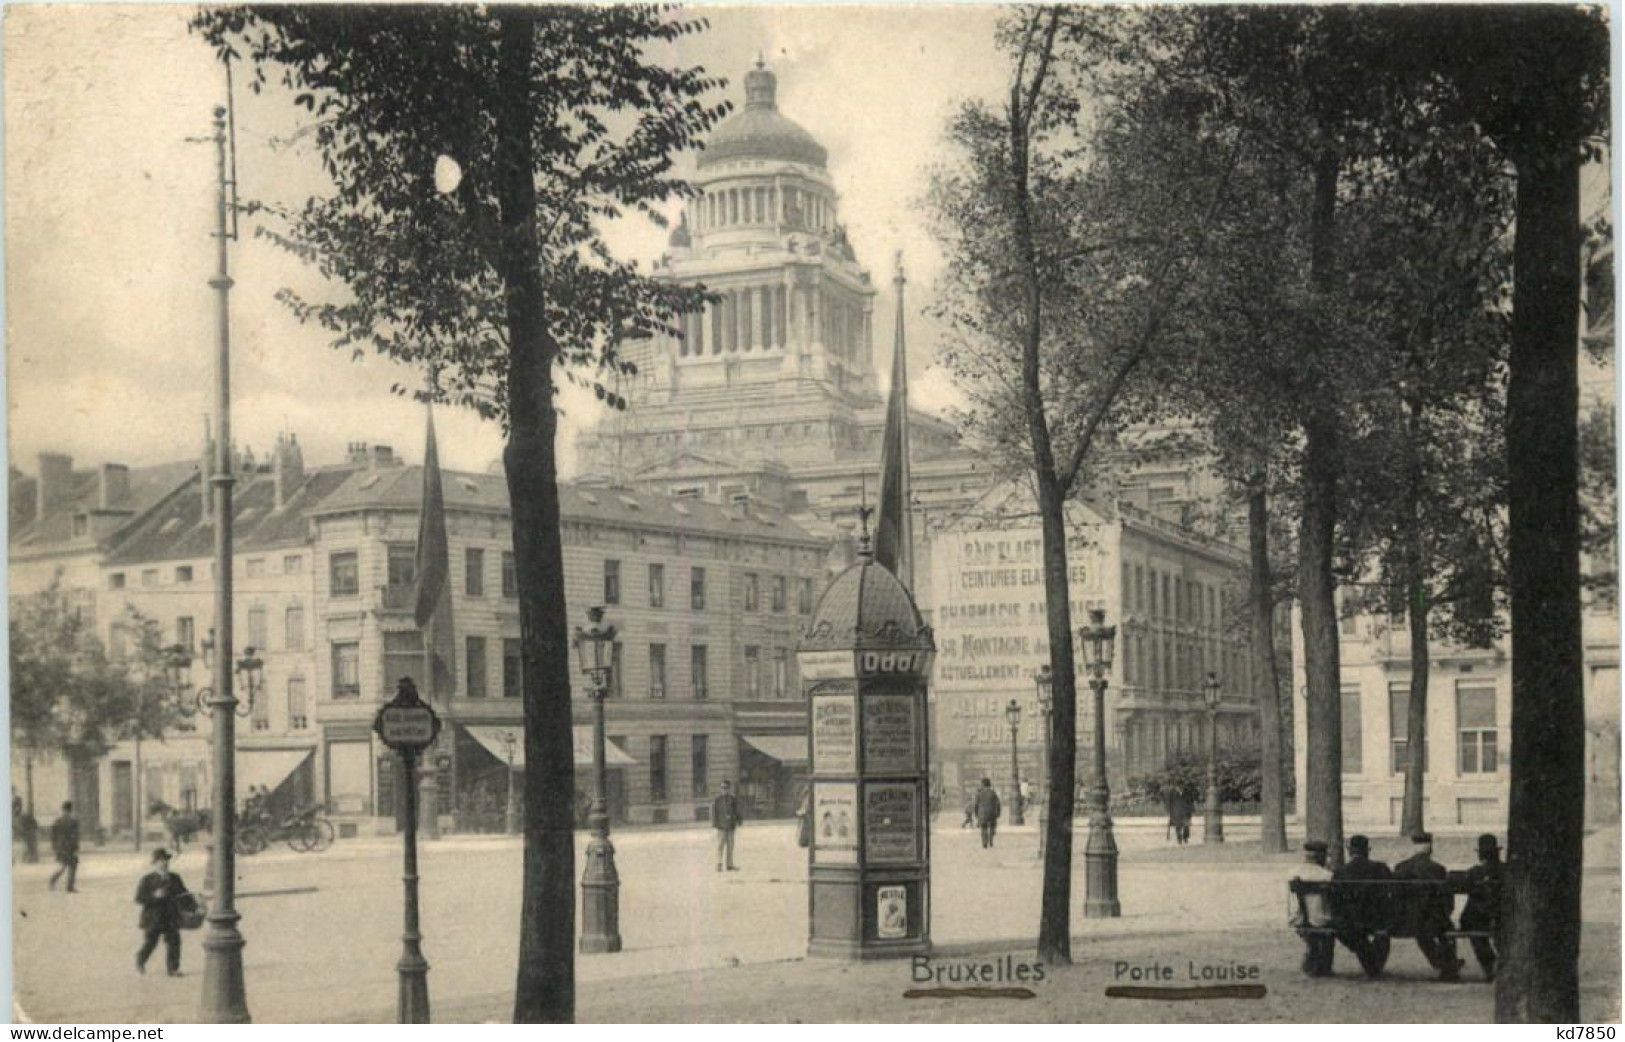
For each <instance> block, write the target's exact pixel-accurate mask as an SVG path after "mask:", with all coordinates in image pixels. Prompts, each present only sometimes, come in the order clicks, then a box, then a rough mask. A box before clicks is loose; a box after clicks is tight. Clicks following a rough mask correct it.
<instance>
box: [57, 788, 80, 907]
mask: <svg viewBox="0 0 1625 1042" xmlns="http://www.w3.org/2000/svg"><path fill="white" fill-rule="evenodd" d="M51 853H53V854H55V855H56V863H57V870H56V871H55V872H53V873H51V889H52V890H55V889H56V881H57V880H58V879H61V878H62V873H64V872H66V873H67V874H68V887H67V890H68V893H70V894H72V893H76V892H77V891H76V890H75V888H74V885H73V884H74V880H75V879H77V878H78V876H79V819H78V818H76V817H74V816H73V804H72V803H64V804H63V805H62V816H61V817H60V818H57V819H56V821H54V822H52V823H51Z"/></svg>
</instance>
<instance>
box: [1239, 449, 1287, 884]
mask: <svg viewBox="0 0 1625 1042" xmlns="http://www.w3.org/2000/svg"><path fill="white" fill-rule="evenodd" d="M1268 480H1269V479H1268V475H1267V474H1266V473H1265V472H1264V471H1258V472H1256V473H1254V474H1253V475H1252V477H1251V479H1250V480H1249V481H1248V482H1247V547H1248V552H1249V556H1250V557H1251V566H1252V567H1251V572H1250V580H1251V581H1250V582H1249V583H1248V587H1247V609H1248V612H1249V613H1250V615H1251V619H1252V655H1253V697H1254V699H1256V700H1257V702H1258V729H1259V732H1260V739H1259V756H1260V758H1261V760H1262V761H1263V762H1262V763H1261V764H1260V771H1259V781H1260V786H1259V788H1260V791H1259V813H1260V815H1261V819H1260V822H1259V828H1260V833H1259V841H1260V843H1261V845H1262V846H1263V849H1264V852H1265V853H1273V854H1278V853H1281V852H1282V851H1284V850H1286V800H1285V789H1286V786H1285V785H1283V784H1282V772H1283V770H1284V769H1285V767H1286V764H1285V762H1284V761H1283V759H1282V757H1281V686H1280V682H1279V680H1278V679H1277V677H1276V666H1275V597H1274V594H1273V592H1272V591H1273V584H1272V582H1271V578H1270V545H1269V487H1268Z"/></svg>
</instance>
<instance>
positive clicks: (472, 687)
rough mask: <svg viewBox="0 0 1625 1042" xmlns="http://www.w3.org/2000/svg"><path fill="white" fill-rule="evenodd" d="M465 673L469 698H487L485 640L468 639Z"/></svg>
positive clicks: (482, 638)
mask: <svg viewBox="0 0 1625 1042" xmlns="http://www.w3.org/2000/svg"><path fill="white" fill-rule="evenodd" d="M463 649H464V654H463V671H464V674H465V676H466V678H467V691H468V697H469V698H484V697H485V638H484V637H468V638H466V639H465V641H464V644H463Z"/></svg>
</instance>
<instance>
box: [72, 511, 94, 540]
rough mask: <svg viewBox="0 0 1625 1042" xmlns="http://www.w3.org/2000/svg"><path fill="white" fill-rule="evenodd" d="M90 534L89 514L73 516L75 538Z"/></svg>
mask: <svg viewBox="0 0 1625 1042" xmlns="http://www.w3.org/2000/svg"><path fill="white" fill-rule="evenodd" d="M89 533H90V516H89V515H88V514H75V515H73V534H74V536H75V538H77V537H79V536H82V535H88V534H89Z"/></svg>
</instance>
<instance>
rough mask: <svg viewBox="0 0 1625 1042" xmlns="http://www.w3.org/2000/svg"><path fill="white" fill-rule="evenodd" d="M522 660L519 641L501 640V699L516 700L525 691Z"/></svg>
mask: <svg viewBox="0 0 1625 1042" xmlns="http://www.w3.org/2000/svg"><path fill="white" fill-rule="evenodd" d="M524 669H525V664H524V659H523V657H522V656H521V655H520V654H519V641H517V640H515V639H514V638H512V637H504V638H502V697H503V698H518V697H519V696H520V695H521V694H522V693H523V692H524V689H525V684H524V680H525V677H524Z"/></svg>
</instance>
